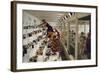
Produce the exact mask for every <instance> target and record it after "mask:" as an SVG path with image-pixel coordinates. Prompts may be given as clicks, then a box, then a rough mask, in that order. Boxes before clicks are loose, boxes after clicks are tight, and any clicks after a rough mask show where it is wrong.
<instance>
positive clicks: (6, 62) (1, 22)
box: [0, 0, 100, 73]
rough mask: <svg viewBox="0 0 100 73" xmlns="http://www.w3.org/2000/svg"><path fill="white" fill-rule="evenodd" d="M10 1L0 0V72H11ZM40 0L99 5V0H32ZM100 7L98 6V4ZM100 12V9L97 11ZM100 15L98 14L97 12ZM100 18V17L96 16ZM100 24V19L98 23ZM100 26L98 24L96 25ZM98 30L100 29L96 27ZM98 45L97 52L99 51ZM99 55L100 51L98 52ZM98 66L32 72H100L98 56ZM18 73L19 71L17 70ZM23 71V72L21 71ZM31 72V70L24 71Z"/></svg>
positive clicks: (99, 35)
mask: <svg viewBox="0 0 100 73" xmlns="http://www.w3.org/2000/svg"><path fill="white" fill-rule="evenodd" d="M10 1H11V0H0V73H13V72H11V71H10V34H11V33H10V32H11V31H10V29H11V28H10V18H11V17H10V8H11V7H10ZM33 1H41V2H52V3H53V2H57V3H71V4H84V5H85V4H86V5H99V4H100V2H99V1H100V0H33ZM99 7H100V6H99ZM98 13H100V10H99V12H98ZM98 16H100V14H98ZM98 20H100V17H98ZM98 24H100V21H99V23H98ZM98 28H100V25H98ZM98 31H100V29H98ZM99 37H100V33H98V43H100V38H99ZM99 48H100V46H99V45H98V52H100V49H99ZM98 55H99V56H100V53H98ZM98 60H99V61H98V62H99V67H92V68H77V69H61V70H50V71H49V70H47V71H35V72H34V73H57V72H58V73H87V72H90V73H99V72H100V57H99V59H98ZM19 73H20V72H19ZM21 73H24V72H21ZM25 73H33V72H25Z"/></svg>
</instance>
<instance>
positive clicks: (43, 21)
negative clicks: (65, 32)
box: [41, 19, 53, 35]
mask: <svg viewBox="0 0 100 73" xmlns="http://www.w3.org/2000/svg"><path fill="white" fill-rule="evenodd" d="M41 25H43V26H44V27H47V35H51V34H52V33H53V28H52V26H50V25H49V24H48V23H47V22H46V20H45V19H43V20H42V24H41Z"/></svg>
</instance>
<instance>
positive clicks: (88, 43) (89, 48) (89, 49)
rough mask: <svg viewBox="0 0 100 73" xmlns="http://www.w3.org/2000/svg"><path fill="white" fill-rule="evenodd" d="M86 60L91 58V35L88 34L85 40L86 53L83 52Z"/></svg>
mask: <svg viewBox="0 0 100 73" xmlns="http://www.w3.org/2000/svg"><path fill="white" fill-rule="evenodd" d="M85 53H86V55H87V57H88V59H90V58H91V34H90V32H89V33H88V36H87V39H86V51H85Z"/></svg>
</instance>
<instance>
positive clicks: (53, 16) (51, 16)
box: [24, 10, 90, 22]
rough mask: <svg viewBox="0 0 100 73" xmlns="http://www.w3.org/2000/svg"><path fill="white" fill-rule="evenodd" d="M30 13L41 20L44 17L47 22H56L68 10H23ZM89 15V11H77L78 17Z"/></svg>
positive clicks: (66, 13)
mask: <svg viewBox="0 0 100 73" xmlns="http://www.w3.org/2000/svg"><path fill="white" fill-rule="evenodd" d="M24 11H26V12H28V13H30V14H31V15H33V16H35V17H37V18H38V19H40V20H42V19H45V20H46V21H48V22H57V21H58V19H61V18H62V17H63V16H64V15H68V12H57V11H36V10H24ZM88 15H90V14H89V13H77V17H78V18H82V17H85V16H88Z"/></svg>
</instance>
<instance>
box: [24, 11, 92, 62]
mask: <svg viewBox="0 0 100 73" xmlns="http://www.w3.org/2000/svg"><path fill="white" fill-rule="evenodd" d="M22 14H23V16H22V17H23V18H22V21H23V22H22V24H23V31H22V33H23V34H22V35H23V40H22V42H23V46H22V47H23V62H47V61H50V62H51V61H65V60H84V59H90V58H91V47H90V46H91V38H90V37H91V34H90V33H91V29H90V27H91V21H90V20H91V14H90V13H80V12H58V11H38V10H23V12H22Z"/></svg>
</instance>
